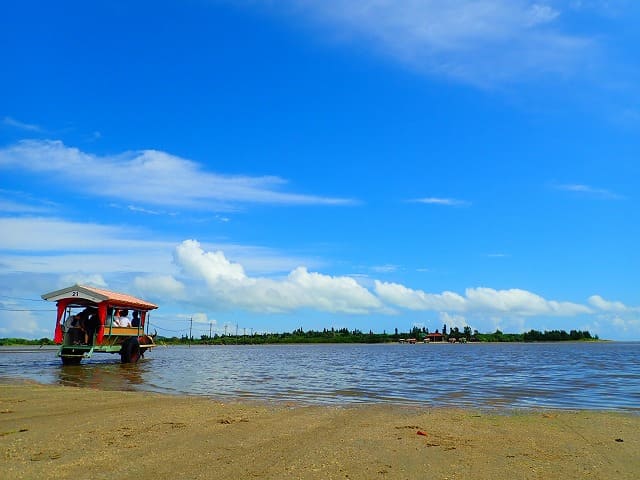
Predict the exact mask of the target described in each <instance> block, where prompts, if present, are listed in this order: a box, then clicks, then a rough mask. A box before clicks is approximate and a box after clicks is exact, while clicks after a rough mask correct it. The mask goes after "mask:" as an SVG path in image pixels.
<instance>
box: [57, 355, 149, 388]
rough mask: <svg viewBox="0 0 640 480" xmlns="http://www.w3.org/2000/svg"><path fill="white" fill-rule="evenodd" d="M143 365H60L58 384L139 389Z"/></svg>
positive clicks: (142, 383)
mask: <svg viewBox="0 0 640 480" xmlns="http://www.w3.org/2000/svg"><path fill="white" fill-rule="evenodd" d="M144 370H145V365H144V364H143V363H142V362H141V363H140V364H137V365H136V364H131V363H129V364H121V363H109V364H102V365H96V364H91V363H87V364H82V365H61V366H60V368H59V369H58V371H57V373H58V382H57V383H59V384H60V385H66V386H70V387H88V388H96V389H102V390H139V388H136V386H137V385H138V386H140V385H144V379H143V372H144Z"/></svg>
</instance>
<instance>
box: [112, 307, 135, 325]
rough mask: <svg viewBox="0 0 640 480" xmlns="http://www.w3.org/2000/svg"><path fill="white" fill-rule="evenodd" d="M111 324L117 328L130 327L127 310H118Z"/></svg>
mask: <svg viewBox="0 0 640 480" xmlns="http://www.w3.org/2000/svg"><path fill="white" fill-rule="evenodd" d="M113 324H114V325H115V326H118V327H130V326H131V322H130V321H129V310H118V311H117V312H116V316H115V318H114V319H113Z"/></svg>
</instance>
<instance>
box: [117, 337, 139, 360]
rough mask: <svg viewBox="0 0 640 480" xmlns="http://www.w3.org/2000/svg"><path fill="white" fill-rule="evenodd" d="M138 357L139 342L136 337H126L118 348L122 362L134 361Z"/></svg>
mask: <svg viewBox="0 0 640 480" xmlns="http://www.w3.org/2000/svg"><path fill="white" fill-rule="evenodd" d="M139 359H140V342H139V341H138V338H137V337H131V338H127V339H126V340H125V341H124V342H122V347H121V348H120V361H121V362H122V363H136V362H137V361H138V360H139Z"/></svg>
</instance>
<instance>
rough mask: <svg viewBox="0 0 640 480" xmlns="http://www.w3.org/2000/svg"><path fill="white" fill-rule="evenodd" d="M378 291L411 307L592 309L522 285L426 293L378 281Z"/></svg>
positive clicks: (516, 311)
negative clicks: (539, 293) (511, 287)
mask: <svg viewBox="0 0 640 480" xmlns="http://www.w3.org/2000/svg"><path fill="white" fill-rule="evenodd" d="M375 291H376V293H377V294H378V296H379V297H380V298H381V299H382V300H383V301H385V302H388V303H390V304H392V305H394V306H397V307H402V308H406V309H409V310H431V311H437V312H443V311H444V312H467V313H476V314H478V313H482V314H504V315H513V316H538V315H554V316H574V315H579V314H586V313H591V310H590V309H589V308H588V307H586V306H584V305H580V304H576V303H571V302H558V301H555V300H546V299H544V298H542V297H540V296H539V295H536V294H534V293H531V292H528V291H526V290H520V289H509V290H494V289H492V288H483V287H479V288H467V289H466V290H465V295H464V296H462V295H459V294H457V293H454V292H443V293H441V294H433V293H426V292H424V291H422V290H413V289H410V288H407V287H405V286H403V285H400V284H397V283H386V282H380V281H376V283H375Z"/></svg>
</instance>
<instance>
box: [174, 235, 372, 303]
mask: <svg viewBox="0 0 640 480" xmlns="http://www.w3.org/2000/svg"><path fill="white" fill-rule="evenodd" d="M175 262H176V264H177V265H178V266H179V267H180V269H181V270H182V272H183V274H184V275H185V276H186V277H187V278H188V279H189V281H190V282H192V283H193V282H195V283H197V282H198V281H204V282H205V284H206V295H205V294H204V293H203V292H200V294H199V295H200V297H201V298H204V297H206V298H208V299H209V302H212V303H216V304H220V303H223V304H225V305H227V306H229V307H231V306H233V307H240V308H246V309H249V310H253V311H264V312H290V311H293V310H298V309H304V308H309V309H316V310H319V311H324V312H342V313H355V314H359V313H368V312H370V311H372V310H375V309H378V308H381V307H382V304H381V302H380V301H379V300H378V299H377V298H376V297H375V296H374V295H373V294H372V293H371V292H369V291H368V290H367V289H366V288H364V287H362V286H361V285H360V284H359V283H358V282H357V281H356V280H355V279H353V278H351V277H332V276H329V275H323V274H321V273H316V272H309V271H308V270H307V269H306V268H305V267H298V268H296V269H294V270H293V271H292V272H290V273H289V274H288V275H287V276H286V277H285V278H282V279H271V278H264V277H250V276H248V275H247V274H246V272H245V270H244V268H243V267H242V265H240V264H238V263H234V262H231V261H229V260H228V259H227V258H226V257H225V255H224V253H223V252H221V251H217V252H206V251H204V250H203V249H202V247H201V246H200V244H199V242H197V241H195V240H186V241H184V242H182V243H181V244H180V245H178V247H177V248H176V252H175ZM196 288H197V287H196Z"/></svg>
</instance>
